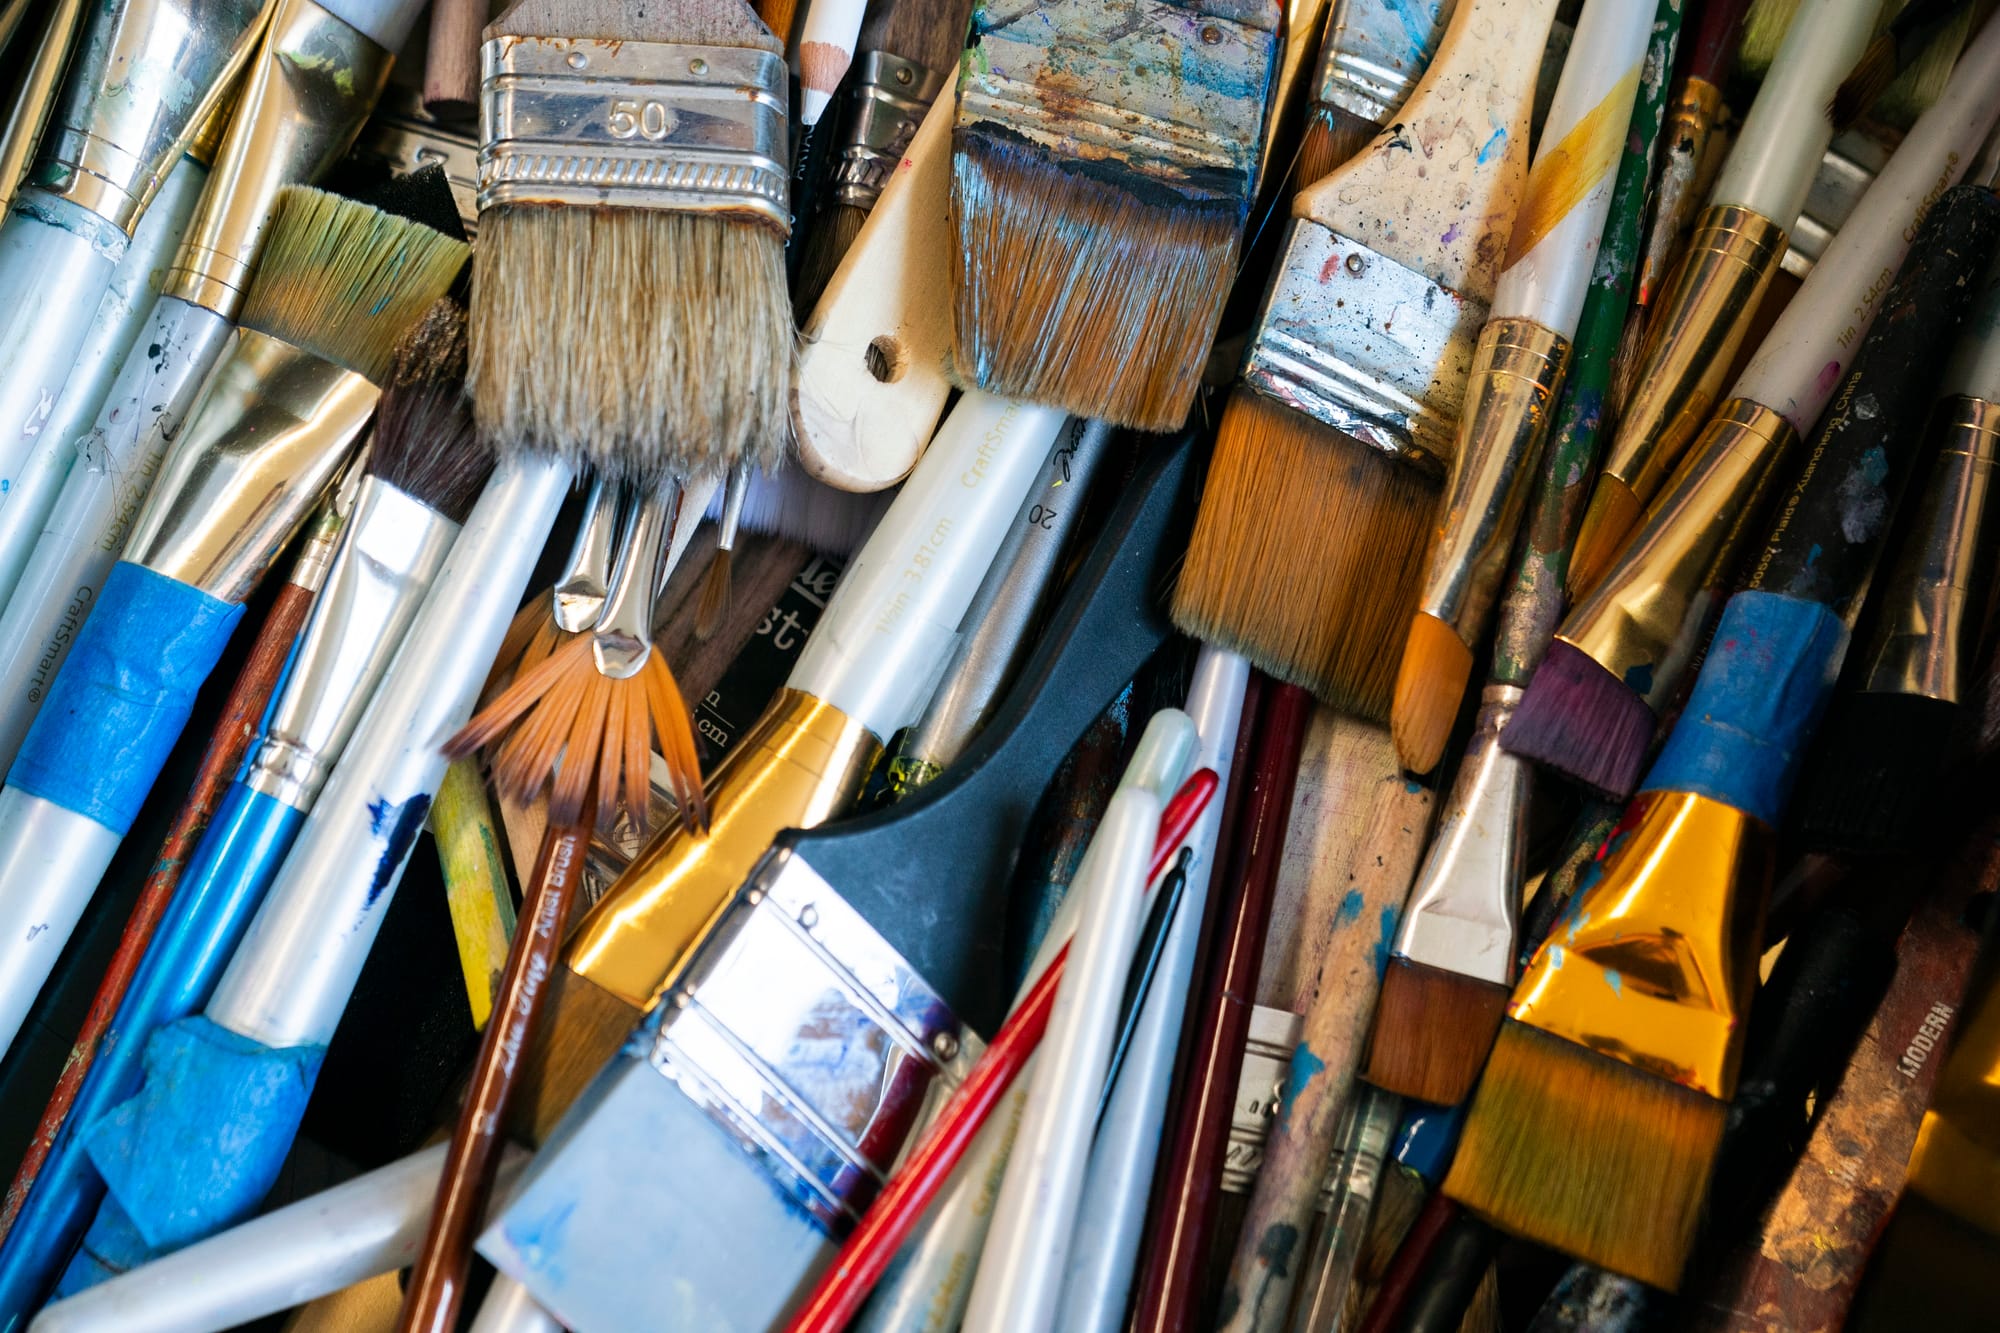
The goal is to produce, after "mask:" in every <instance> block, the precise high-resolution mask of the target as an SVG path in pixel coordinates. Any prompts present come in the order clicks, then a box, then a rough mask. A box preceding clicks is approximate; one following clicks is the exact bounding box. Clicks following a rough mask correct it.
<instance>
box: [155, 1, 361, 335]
mask: <svg viewBox="0 0 2000 1333" xmlns="http://www.w3.org/2000/svg"><path fill="white" fill-rule="evenodd" d="M394 61H395V56H394V53H392V52H389V51H385V50H383V49H382V48H381V47H379V46H377V45H376V44H375V43H374V42H372V41H370V40H369V39H368V38H366V37H364V36H362V35H361V34H360V33H359V32H356V31H355V30H354V29H353V28H350V27H349V26H348V25H347V24H345V23H343V22H341V21H340V20H339V19H337V18H335V17H334V16H333V15H332V14H330V13H328V12H327V11H326V10H324V9H322V8H320V7H319V6H318V5H316V4H314V3H313V0H279V4H278V9H277V12H276V14H274V15H273V16H272V19H271V27H270V29H269V31H268V32H266V34H265V36H264V40H263V43H262V44H261V45H260V46H259V47H258V50H257V55H256V59H255V60H254V61H252V63H251V66H250V72H249V74H248V75H247V76H246V78H245V81H244V86H243V96H242V102H241V104H240V106H239V107H238V108H237V112H236V115H235V118H234V119H233V120H231V122H230V125H229V130H228V133H227V134H226V135H225V136H224V137H223V143H222V152H221V154H220V156H219V157H218V158H217V159H216V163H215V172H214V175H213V176H212V177H211V179H210V181H209V188H208V192H207V193H206V194H205V195H203V196H202V201H201V207H200V208H199V209H197V210H196V212H195V216H194V221H192V222H191V223H189V224H188V230H187V235H186V237H185V239H183V240H182V241H181V248H180V253H179V254H177V255H176V256H175V257H174V265H173V268H172V269H171V270H169V272H168V274H167V278H166V282H165V284H164V285H163V286H162V287H161V289H160V290H161V294H162V295H165V296H176V297H179V298H180V299H181V300H183V301H189V302H192V303H193V304H195V305H199V306H205V307H207V308H208V309H210V310H213V311H215V312H216V313H217V314H219V315H221V316H223V317H224V318H226V319H234V318H236V316H237V314H238V312H240V311H241V310H242V308H243V298H244V294H245V292H246V291H248V289H249V286H250V274H251V271H252V266H253V265H254V264H255V262H256V259H257V248H258V244H259V242H260V241H261V240H262V239H263V234H264V227H265V225H266V223H267V222H268V220H269V218H270V215H271V206H272V205H273V204H274V203H275V202H276V201H277V198H278V191H279V190H280V189H282V188H284V187H285V186H287V185H295V184H298V183H299V182H301V181H311V180H316V179H318V178H319V177H320V175H322V174H323V173H324V172H325V171H326V169H327V168H328V167H330V166H331V165H333V163H335V162H336V161H338V160H339V159H340V158H341V156H342V155H343V154H345V153H346V152H347V150H348V148H349V147H350V146H351V145H352V144H353V143H354V136H355V135H356V134H358V133H360V131H361V124H362V122H363V121H365V120H366V119H367V118H368V112H369V110H370V109H371V108H372V107H373V106H374V105H375V99H376V97H377V96H379V95H380V94H381V91H382V88H383V86H384V85H385V84H387V83H388V81H389V66H390V65H391V64H393V63H394Z"/></svg>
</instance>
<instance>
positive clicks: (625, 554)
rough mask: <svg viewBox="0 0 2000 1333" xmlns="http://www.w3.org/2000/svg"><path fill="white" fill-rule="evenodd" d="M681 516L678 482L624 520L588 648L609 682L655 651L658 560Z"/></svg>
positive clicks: (634, 669) (628, 672) (642, 503)
mask: <svg viewBox="0 0 2000 1333" xmlns="http://www.w3.org/2000/svg"><path fill="white" fill-rule="evenodd" d="M680 515H681V488H680V486H679V485H677V484H676V485H672V486H669V487H668V488H667V489H666V490H664V491H660V492H655V493H653V494H649V495H647V496H646V497H645V498H643V499H642V500H640V502H639V503H638V505H637V506H636V507H635V508H634V509H633V511H632V515H631V517H630V518H629V519H628V520H627V522H626V525H625V533H624V537H623V539H622V540H621V541H620V542H619V543H618V566H617V568H616V569H615V570H614V571H613V572H612V575H611V591H610V592H609V593H608V594H606V596H605V598H604V611H603V613H602V614H601V615H599V616H598V619H597V625H596V629H595V631H594V632H593V633H592V634H591V636H590V652H591V656H592V657H593V658H595V659H596V662H597V670H598V672H599V673H600V674H602V675H606V676H609V677H611V678H612V679H613V680H630V679H631V678H632V677H633V676H636V675H638V674H639V669H640V668H641V667H643V666H645V665H646V658H647V657H648V656H649V655H650V654H651V653H652V651H653V603H654V599H655V598H656V597H657V596H658V594H659V590H660V564H661V562H662V561H663V560H665V559H666V554H667V547H668V544H669V543H670V542H671V541H672V539H673V535H674V524H675V523H676V522H678V521H679V520H680Z"/></svg>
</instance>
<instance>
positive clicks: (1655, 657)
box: [1556, 398, 1799, 713]
mask: <svg viewBox="0 0 2000 1333" xmlns="http://www.w3.org/2000/svg"><path fill="white" fill-rule="evenodd" d="M1798 438H1799V436H1798V432H1797V431H1796V430H1794V429H1793V428H1792V426H1791V423H1790V422H1788V421H1786V420H1785V419H1784V418H1783V417H1781V416H1779V415H1778V414H1777V413H1776V412H1774V411H1772V410H1771V409H1770V408H1768V407H1765V406H1763V405H1762V404H1761V403H1754V402H1751V401H1750V400H1749V399H1747V398H1732V399H1730V400H1729V401H1728V402H1726V403H1724V404H1723V405H1722V408H1721V410H1720V411H1719V412H1717V413H1716V416H1715V420H1714V421H1712V422H1710V423H1709V425H1708V429H1706V430H1705V431H1703V432H1702V434H1701V438H1700V439H1698V440H1696V441H1695V445H1694V448H1693V449H1692V450H1691V451H1690V452H1689V455H1688V459H1687V462H1686V463H1685V464H1684V465H1683V466H1682V467H1681V470H1680V471H1679V472H1678V473H1676V474H1675V476H1674V481H1673V485H1671V486H1670V487H1668V488H1667V492H1666V494H1665V495H1662V496H1661V497H1660V499H1659V501H1658V502H1657V503H1656V504H1654V506H1653V507H1652V508H1651V509H1650V510H1648V511H1647V514H1646V520H1645V522H1644V523H1643V524H1642V525H1641V526H1640V529H1639V531H1638V533H1637V535H1635V536H1634V537H1633V538H1632V541H1631V544H1630V545H1628V546H1627V547H1626V549H1625V553H1624V555H1623V556H1621V557H1620V558H1619V561H1618V564H1617V567H1616V568H1614V569H1613V570H1612V571H1611V573H1610V574H1609V575H1608V576H1606V577H1605V578H1604V579H1603V581H1601V582H1600V583H1599V584H1598V585H1597V587H1596V588H1595V589H1594V590H1593V591H1592V592H1591V593H1590V595H1589V596H1588V597H1586V598H1584V599H1583V601H1582V602H1580V603H1578V604H1577V606H1576V608H1575V609H1574V610H1572V611H1571V612H1570V613H1569V615H1568V616H1567V617H1566V618H1565V619H1564V620H1563V623H1562V628H1561V629H1560V630H1559V631H1558V632H1557V634H1556V637H1557V638H1558V639H1561V640H1562V641H1563V642H1564V643H1567V644H1569V645H1570V646H1571V647H1574V648H1577V649H1580V650H1581V651H1582V652H1584V653H1585V654H1586V655H1588V656H1589V657H1590V659H1591V660H1592V661H1594V662H1596V663H1597V664H1598V665H1599V666H1601V667H1603V668H1604V669H1605V670H1607V671H1609V672H1610V673H1611V674H1612V675H1614V676H1616V677H1618V679H1619V680H1621V681H1623V682H1625V684H1626V685H1628V686H1629V687H1631V689H1633V690H1634V691H1635V692H1637V693H1638V694H1639V695H1641V696H1642V697H1644V699H1645V700H1646V703H1647V705H1648V706H1649V707H1651V708H1652V709H1653V711H1654V712H1656V713H1657V712H1658V711H1659V710H1660V708H1661V707H1662V706H1663V705H1664V704H1665V702H1666V698H1667V696H1668V695H1669V694H1671V693H1672V691H1673V688H1674V684H1675V683H1676V682H1677V681H1678V680H1679V679H1680V676H1681V672H1682V671H1683V670H1684V669H1685V668H1686V666H1687V663H1688V660H1689V658H1691V657H1692V656H1693V654H1694V650H1695V649H1696V648H1697V647H1698V646H1699V645H1700V640H1701V634H1702V626H1703V624H1704V623H1705V622H1706V620H1707V613H1708V608H1709V605H1710V603H1711V602H1712V600H1713V599H1714V597H1715V596H1716V595H1718V594H1719V593H1720V592H1722V591H1724V590H1725V589H1724V588H1723V587H1722V585H1723V584H1724V583H1725V582H1726V580H1727V579H1728V576H1729V574H1730V572H1731V571H1732V570H1733V569H1734V567H1735V565H1736V563H1737V560H1738V559H1739V558H1740V557H1741V555H1742V554H1743V551H1744V549H1745V548H1746V545H1747V544H1748V543H1749V542H1750V541H1752V540H1753V539H1754V538H1755V536H1756V535H1757V533H1758V532H1759V531H1761V529H1760V528H1758V527H1757V526H1756V523H1755V520H1756V518H1757V516H1758V514H1759V513H1760V511H1761V510H1762V509H1763V507H1764V500H1765V498H1766V497H1767V496H1768V495H1769V494H1770V489H1771V487H1772V486H1773V485H1775V484H1776V482H1777V478H1778V475H1779V472H1780V469H1779V467H1778V466H1777V464H1778V460H1779V459H1781V458H1783V457H1784V456H1785V455H1786V454H1788V453H1790V452H1791V450H1792V448H1793V446H1794V445H1795V444H1796V443H1797V442H1798Z"/></svg>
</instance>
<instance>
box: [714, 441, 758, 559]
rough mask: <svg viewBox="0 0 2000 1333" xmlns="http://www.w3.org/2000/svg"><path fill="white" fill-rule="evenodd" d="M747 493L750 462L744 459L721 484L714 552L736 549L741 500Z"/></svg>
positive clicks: (741, 510)
mask: <svg viewBox="0 0 2000 1333" xmlns="http://www.w3.org/2000/svg"><path fill="white" fill-rule="evenodd" d="M749 493H750V460H748V459H745V460H743V461H742V462H740V463H738V464H737V465H736V466H735V467H733V468H731V469H730V470H729V477H728V480H727V481H725V482H724V483H723V490H722V516H721V517H720V518H719V519H717V520H716V524H715V549H716V550H718V551H733V550H735V549H736V535H737V532H738V531H739V530H740V529H741V528H742V526H743V499H744V497H745V496H746V495H748V494H749Z"/></svg>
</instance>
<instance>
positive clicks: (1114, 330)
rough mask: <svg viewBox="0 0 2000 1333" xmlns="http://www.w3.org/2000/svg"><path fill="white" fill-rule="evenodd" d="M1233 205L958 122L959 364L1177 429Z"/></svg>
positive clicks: (1194, 374) (1086, 410)
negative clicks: (964, 127)
mask: <svg viewBox="0 0 2000 1333" xmlns="http://www.w3.org/2000/svg"><path fill="white" fill-rule="evenodd" d="M1246 207H1247V201H1244V200H1238V199H1234V198H1228V197H1215V198H1206V199H1203V198H1197V197H1191V196H1188V195H1183V194H1181V193H1179V192H1177V191H1173V190H1169V189H1166V188H1164V187H1159V186H1147V185H1143V184H1140V183H1139V182H1137V181H1136V180H1132V181H1127V180H1124V179H1122V178H1114V176H1113V174H1112V173H1111V172H1110V171H1109V170H1108V169H1107V168H1103V167H1099V166H1095V165H1092V164H1085V163H1079V162H1069V161H1065V160H1062V159H1059V158H1057V157H1055V156H1053V155H1051V154H1050V153H1048V152H1047V151H1046V150H1044V149H1042V148H1041V147H1039V146H1036V145H1032V144H1027V143H1010V142H1005V141H1002V140H1000V139H998V138H996V137H995V136H993V135H991V134H987V133H982V132H979V131H970V132H968V131H964V130H961V131H959V132H958V133H957V135H956V136H955V138H954V142H953V152H952V187H951V214H952V222H953V225H954V227H955V228H956V231H957V235H958V242H959V243H958V246H957V248H956V252H955V253H956V255H957V264H958V274H957V281H956V283H955V284H954V291H955V295H956V299H955V302H954V308H955V311H956V323H955V327H954V337H953V350H954V353H955V356H956V359H957V364H958V367H959V369H960V370H961V371H962V372H963V373H964V374H965V375H967V376H968V377H969V378H970V379H971V380H972V381H973V382H974V383H976V384H977V385H978V386H979V387H980V388H982V389H985V390H987V391H988V392H990V393H996V394H1001V395H1003V396H1006V397H1009V398H1027V399H1031V400H1033V401H1035V402H1038V403H1048V404H1052V405H1054V406H1058V407H1061V408H1063V409H1065V410H1066V411H1069V412H1073V413H1075V414H1076V415H1078V416H1086V417H1095V418H1097V419H1099V420H1103V421H1109V422H1111V423H1113V424H1115V425H1120V426H1131V427H1135V428H1137V429H1140V430H1149V431H1166V430H1174V429H1177V428H1178V427H1179V426H1180V425H1181V423H1182V422H1183V420H1184V419H1185V418H1186V416H1187V413H1188V408H1189V407H1190V406H1191V405H1192V404H1193V402H1194V395H1195V391H1196V390H1197V389H1198V388H1199V387H1200V385H1201V371H1202V366H1203V364H1204V363H1205V362H1206V361H1207V359H1208V351H1209V346H1210V344H1211V343H1213V342H1214V341H1215V330H1216V325H1217V324H1218V323H1220V321H1221V319H1222V307H1223V303H1224V301H1225V300H1227V298H1228V295H1229V288H1230V283H1231V280H1232V279H1233V277H1234V276H1235V269H1236V256H1237V243H1238V241H1239V239H1240V237H1241V235H1242V231H1243V221H1244V217H1245V211H1246Z"/></svg>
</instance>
